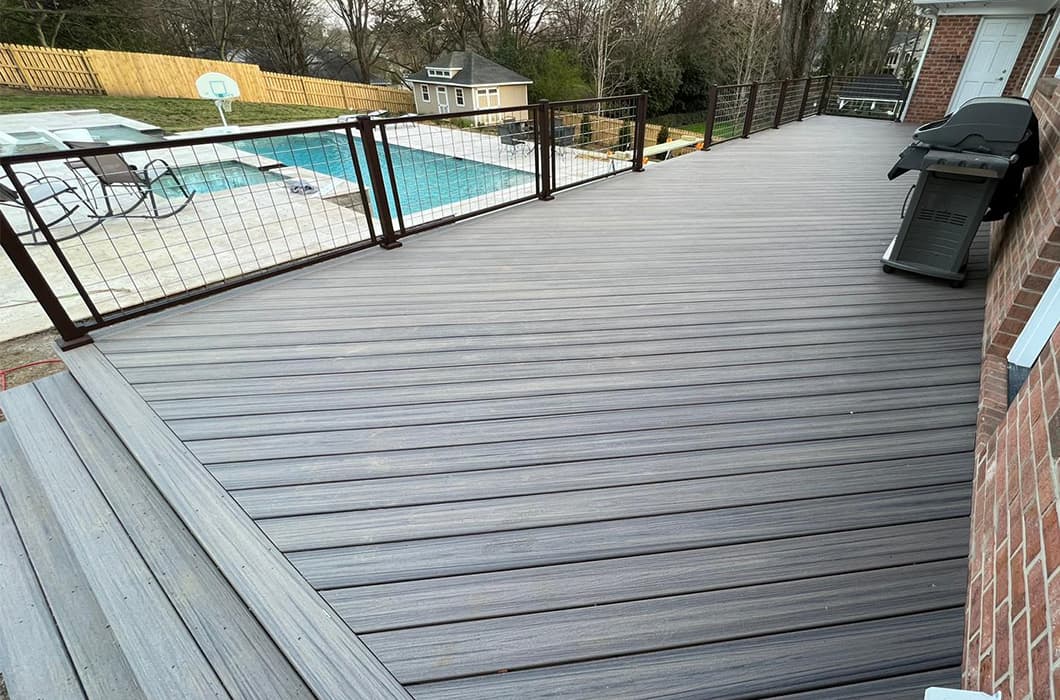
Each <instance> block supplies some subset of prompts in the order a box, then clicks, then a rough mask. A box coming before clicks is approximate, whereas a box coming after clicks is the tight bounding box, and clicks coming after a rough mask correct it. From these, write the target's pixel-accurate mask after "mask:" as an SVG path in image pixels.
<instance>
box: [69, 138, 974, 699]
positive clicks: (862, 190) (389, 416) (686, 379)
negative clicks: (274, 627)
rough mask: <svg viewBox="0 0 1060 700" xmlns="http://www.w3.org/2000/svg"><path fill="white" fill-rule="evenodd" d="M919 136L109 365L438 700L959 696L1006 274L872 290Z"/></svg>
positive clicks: (423, 694)
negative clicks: (986, 396)
mask: <svg viewBox="0 0 1060 700" xmlns="http://www.w3.org/2000/svg"><path fill="white" fill-rule="evenodd" d="M909 134H910V131H909V129H908V128H906V127H902V126H897V125H893V124H886V123H879V122H868V121H863V120H850V119H838V118H820V119H814V120H808V121H807V122H805V123H802V124H797V125H792V126H790V127H786V128H785V129H782V130H779V131H777V132H771V131H770V132H763V133H761V134H756V135H755V137H754V138H752V139H750V140H748V141H746V142H739V143H732V144H726V145H724V146H720V147H718V148H715V149H712V150H711V151H710V152H709V153H701V154H694V155H691V156H687V157H683V158H680V159H676V160H673V161H670V162H668V163H666V164H664V165H660V166H657V167H651V168H649V169H648V172H646V173H644V174H642V175H637V174H630V175H624V176H621V177H618V178H614V179H612V180H609V181H607V182H604V183H599V184H595V185H593V186H589V187H585V188H580V189H576V190H571V191H567V192H564V193H563V194H562V195H561V196H557V198H556V200H555V201H553V202H550V203H547V204H544V203H532V204H529V205H526V206H520V207H515V208H512V209H509V210H505V211H502V212H498V213H495V214H493V215H490V216H486V217H482V218H479V219H474V220H470V221H466V222H462V223H459V224H456V225H452V226H447V227H445V228H442V229H439V230H437V231H433V232H430V233H427V234H421V235H417V236H413V237H410V238H407V239H405V245H404V247H402V248H401V249H399V250H396V251H389V252H380V251H376V252H373V253H370V254H366V255H352V256H349V257H347V258H343V259H339V260H334V261H331V262H329V263H324V264H321V265H318V266H314V267H311V268H308V269H306V270H303V271H300V272H298V273H293V274H289V275H285V276H283V277H280V278H277V279H274V280H271V281H270V282H269V283H267V284H262V285H251V286H248V287H246V288H243V289H241V290H238V291H235V292H232V293H227V294H223V295H220V296H218V297H217V298H215V299H213V300H210V301H208V302H204V303H199V304H195V305H192V306H190V307H188V308H187V309H186V310H175V311H172V312H168V313H166V314H163V315H160V316H159V317H157V318H155V319H146V320H143V321H138V322H136V323H133V324H130V325H129V326H128V327H127V328H116V329H113V330H111V331H108V332H107V333H105V334H102V336H101V337H100V338H99V340H98V345H97V348H98V351H99V352H101V353H102V354H103V355H105V357H106V358H107V360H109V362H110V363H112V364H110V365H107V367H108V368H109V369H108V372H107V375H106V376H108V377H112V376H116V375H114V374H113V373H114V372H115V370H116V372H119V373H120V374H121V376H122V377H123V378H124V379H125V380H127V381H128V382H129V384H131V386H132V388H133V389H135V391H136V392H138V393H139V395H140V397H142V399H143V400H144V401H146V404H147V405H148V406H149V407H150V409H151V410H152V411H154V412H156V414H157V417H158V418H159V419H160V421H161V422H164V423H165V425H166V428H167V429H168V430H172V435H173V439H174V440H177V439H179V441H181V442H182V443H183V447H186V448H187V450H188V451H189V452H190V454H191V455H192V456H193V457H194V458H195V460H196V461H197V462H199V463H201V464H202V465H205V469H207V470H209V476H211V477H212V478H214V479H216V482H214V483H215V485H216V484H219V485H220V486H221V487H223V488H224V489H226V490H228V492H229V495H230V496H231V497H232V498H233V499H234V501H233V503H238V506H239V507H241V508H243V509H244V510H245V513H246V515H248V516H249V517H250V518H251V519H253V520H254V521H255V523H256V524H257V525H258V527H260V528H261V532H262V533H264V534H265V535H266V536H268V538H269V540H270V542H271V543H272V544H273V545H275V546H276V547H278V548H279V549H280V550H283V551H284V552H285V553H286V556H287V558H288V560H289V562H290V563H291V564H293V566H294V568H295V569H296V570H297V571H298V572H299V573H300V574H301V575H302V576H303V577H304V578H305V580H306V581H307V582H308V583H309V585H310V586H312V587H313V588H316V589H317V590H318V591H319V592H320V593H321V595H323V597H324V599H325V600H326V601H327V602H328V603H329V604H330V605H331V606H333V608H334V611H335V613H336V614H338V615H341V616H342V618H343V619H344V620H345V621H346V622H347V623H348V624H349V625H350V627H351V628H352V629H353V630H354V631H355V632H357V633H359V634H360V635H361V636H362V638H363V639H364V641H365V643H366V645H367V648H368V649H369V650H371V652H373V653H374V654H375V655H377V656H378V657H379V658H380V659H381V661H382V664H383V665H385V666H386V667H387V668H388V669H389V670H390V671H391V672H393V673H394V674H395V675H396V676H397V678H398V680H400V681H402V682H403V683H405V684H406V685H407V686H408V689H409V691H410V692H411V693H412V694H413V695H414V696H415V697H417V698H448V697H452V698H461V699H465V698H468V699H470V698H477V697H482V698H491V699H492V698H499V697H519V698H537V697H564V698H566V697H571V696H572V695H575V696H577V697H579V698H587V699H590V698H597V697H599V698H613V697H623V698H636V697H645V698H654V697H659V696H663V695H665V696H667V697H690V698H703V697H710V698H718V699H724V698H761V697H767V696H777V697H781V696H785V695H790V696H791V697H792V698H795V697H800V694H802V695H801V697H814V695H812V694H813V693H815V692H819V693H820V697H822V698H826V697H829V698H830V697H860V696H864V697H866V698H868V697H889V698H894V699H895V700H903V699H904V698H910V699H911V698H914V697H918V696H919V693H918V692H917V690H918V689H920V690H921V691H922V688H920V687H919V686H918V684H919V683H921V682H923V683H931V682H946V680H947V679H952V678H953V671H954V669H955V668H956V667H958V666H959V664H960V656H961V646H962V644H961V624H962V619H963V615H962V610H961V606H962V603H963V598H964V586H965V573H964V571H965V568H966V564H965V559H964V558H965V556H966V554H967V546H968V544H967V543H968V539H967V526H968V521H967V516H968V514H969V510H970V499H969V496H970V479H971V470H972V463H973V460H972V455H971V448H972V443H973V433H974V423H975V411H976V400H977V395H978V389H977V382H978V358H979V346H980V342H981V331H982V307H983V277H984V271H985V265H984V260H985V257H984V253H985V245H984V243H985V241H984V240H979V241H978V242H977V243H976V245H975V246H974V249H973V257H972V259H971V263H970V266H969V269H970V279H969V284H968V286H967V287H966V288H964V289H957V290H954V289H950V288H949V287H948V286H947V285H945V284H940V283H936V282H932V281H929V280H923V279H917V278H914V277H912V276H906V275H900V274H896V275H884V274H883V273H882V271H881V270H880V267H879V256H880V254H881V253H882V251H883V249H884V248H885V247H886V245H887V243H888V242H889V240H890V238H891V236H892V235H893V234H894V231H895V229H896V225H897V212H898V210H899V209H900V206H901V199H902V196H904V194H905V190H906V186H905V184H904V183H890V182H888V181H887V180H886V179H885V177H884V174H885V172H886V170H887V168H888V167H889V166H890V165H891V163H892V162H893V159H894V156H895V154H896V153H897V151H898V150H900V149H901V148H902V147H903V146H904V145H905V143H906V142H907V140H908V137H909ZM824 143H828V144H834V145H835V148H824V147H823V146H822V144H824ZM74 369H75V372H76V371H77V366H76V363H75V366H74ZM110 381H116V380H113V379H111V380H110ZM90 393H91V392H90ZM109 418H110V417H109V416H108V419H109ZM112 422H113V421H112ZM189 468H190V467H189ZM199 468H200V469H202V468H203V467H201V466H200V467H199ZM173 487H174V488H177V486H176V484H174V485H173ZM497 671H507V672H506V673H497ZM844 693H846V695H844Z"/></svg>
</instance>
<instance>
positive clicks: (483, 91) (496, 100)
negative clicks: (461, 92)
mask: <svg viewBox="0 0 1060 700" xmlns="http://www.w3.org/2000/svg"><path fill="white" fill-rule="evenodd" d="M475 95H476V96H477V97H478V108H479V109H489V108H490V107H500V106H501V92H500V90H498V89H497V88H479V89H477V90H475Z"/></svg>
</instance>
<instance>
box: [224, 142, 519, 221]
mask: <svg viewBox="0 0 1060 700" xmlns="http://www.w3.org/2000/svg"><path fill="white" fill-rule="evenodd" d="M233 145H234V146H235V147H236V148H238V149H240V150H243V151H251V152H253V153H257V154H258V155H260V156H265V157H267V158H272V159H274V160H278V161H280V162H282V163H285V164H286V165H297V166H298V167H301V168H306V169H308V170H315V171H316V172H318V173H323V174H325V175H330V176H332V177H339V178H342V179H344V180H349V181H351V182H356V181H357V176H356V171H355V170H354V167H353V158H352V157H351V155H350V149H349V146H348V145H347V142H346V136H345V135H343V134H333V133H328V132H322V133H316V134H299V135H296V136H283V137H275V138H259V139H248V140H247V141H240V142H238V143H235V144H233ZM354 146H355V148H356V150H357V158H358V160H359V163H360V166H361V172H362V173H364V174H365V179H366V180H367V172H368V171H367V167H366V166H365V162H364V150H363V147H362V146H361V141H360V139H356V138H355V139H354ZM377 148H378V150H379V160H380V162H382V163H385V160H384V156H383V149H382V147H381V146H377ZM390 156H391V159H392V161H393V164H394V177H395V180H396V181H397V190H398V195H399V197H400V198H401V210H402V211H403V212H404V213H406V214H408V213H414V212H419V211H424V210H426V209H431V208H434V207H439V206H442V205H446V204H452V203H454V202H459V201H461V200H464V199H470V198H471V197H478V196H480V195H484V194H489V193H490V192H496V191H498V190H502V189H506V188H508V187H515V186H517V185H525V184H532V183H533V182H534V176H533V175H532V174H530V173H526V172H523V171H521V170H512V169H511V168H504V167H501V166H499V165H490V164H488V163H479V162H477V161H473V160H462V159H458V158H453V157H452V156H446V155H441V154H438V153H432V152H430V151H421V150H418V149H415V148H406V147H403V146H395V145H391V146H390ZM385 184H386V190H387V200H388V201H389V203H390V208H391V211H394V196H393V192H391V191H390V190H391V184H390V182H386V183H385ZM365 186H366V188H370V184H368V183H365ZM372 206H373V208H374V206H375V205H374V203H373V205H372Z"/></svg>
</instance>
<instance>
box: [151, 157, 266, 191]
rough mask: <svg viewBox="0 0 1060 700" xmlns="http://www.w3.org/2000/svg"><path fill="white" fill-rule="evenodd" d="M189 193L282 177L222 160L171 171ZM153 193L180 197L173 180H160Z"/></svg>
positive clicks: (240, 185)
mask: <svg viewBox="0 0 1060 700" xmlns="http://www.w3.org/2000/svg"><path fill="white" fill-rule="evenodd" d="M173 172H174V173H175V174H176V176H177V177H179V178H180V180H181V182H183V183H184V186H185V187H187V188H188V191H194V192H222V191H224V190H230V189H232V188H234V187H246V186H247V185H260V184H262V183H266V182H278V181H280V180H283V176H282V175H279V174H277V173H270V172H268V171H262V170H258V169H257V168H254V167H251V166H249V165H244V164H243V163H240V162H239V161H235V160H224V161H221V162H219V163H207V164H206V165H188V166H183V167H180V168H173ZM155 191H156V192H160V193H161V194H163V195H164V196H166V197H168V198H178V199H179V198H182V197H183V196H184V195H183V194H182V193H181V191H180V188H179V187H178V186H177V183H176V182H174V181H173V179H172V178H168V177H162V178H160V179H159V180H158V182H156V183H155Z"/></svg>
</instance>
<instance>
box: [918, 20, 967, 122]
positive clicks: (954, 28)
mask: <svg viewBox="0 0 1060 700" xmlns="http://www.w3.org/2000/svg"><path fill="white" fill-rule="evenodd" d="M979 19H980V18H979V16H978V15H943V16H941V17H939V18H937V19H936V20H935V31H934V33H933V34H932V35H931V43H930V44H929V45H928V47H927V52H926V53H925V54H924V64H923V65H922V66H921V68H920V77H918V78H917V82H916V88H915V90H914V91H913V94H912V96H911V97H910V98H909V111H908V112H907V113H906V117H905V120H906V121H908V122H913V123H916V124H920V123H923V122H929V121H931V120H932V119H938V118H939V117H942V116H944V115H945V114H946V108H947V107H949V105H950V98H952V97H953V89H954V88H955V87H957V79H958V78H959V77H960V75H961V68H962V67H963V66H964V59H965V58H967V56H968V50H969V49H970V48H971V47H972V39H974V38H975V31H976V29H978V28H979Z"/></svg>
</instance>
